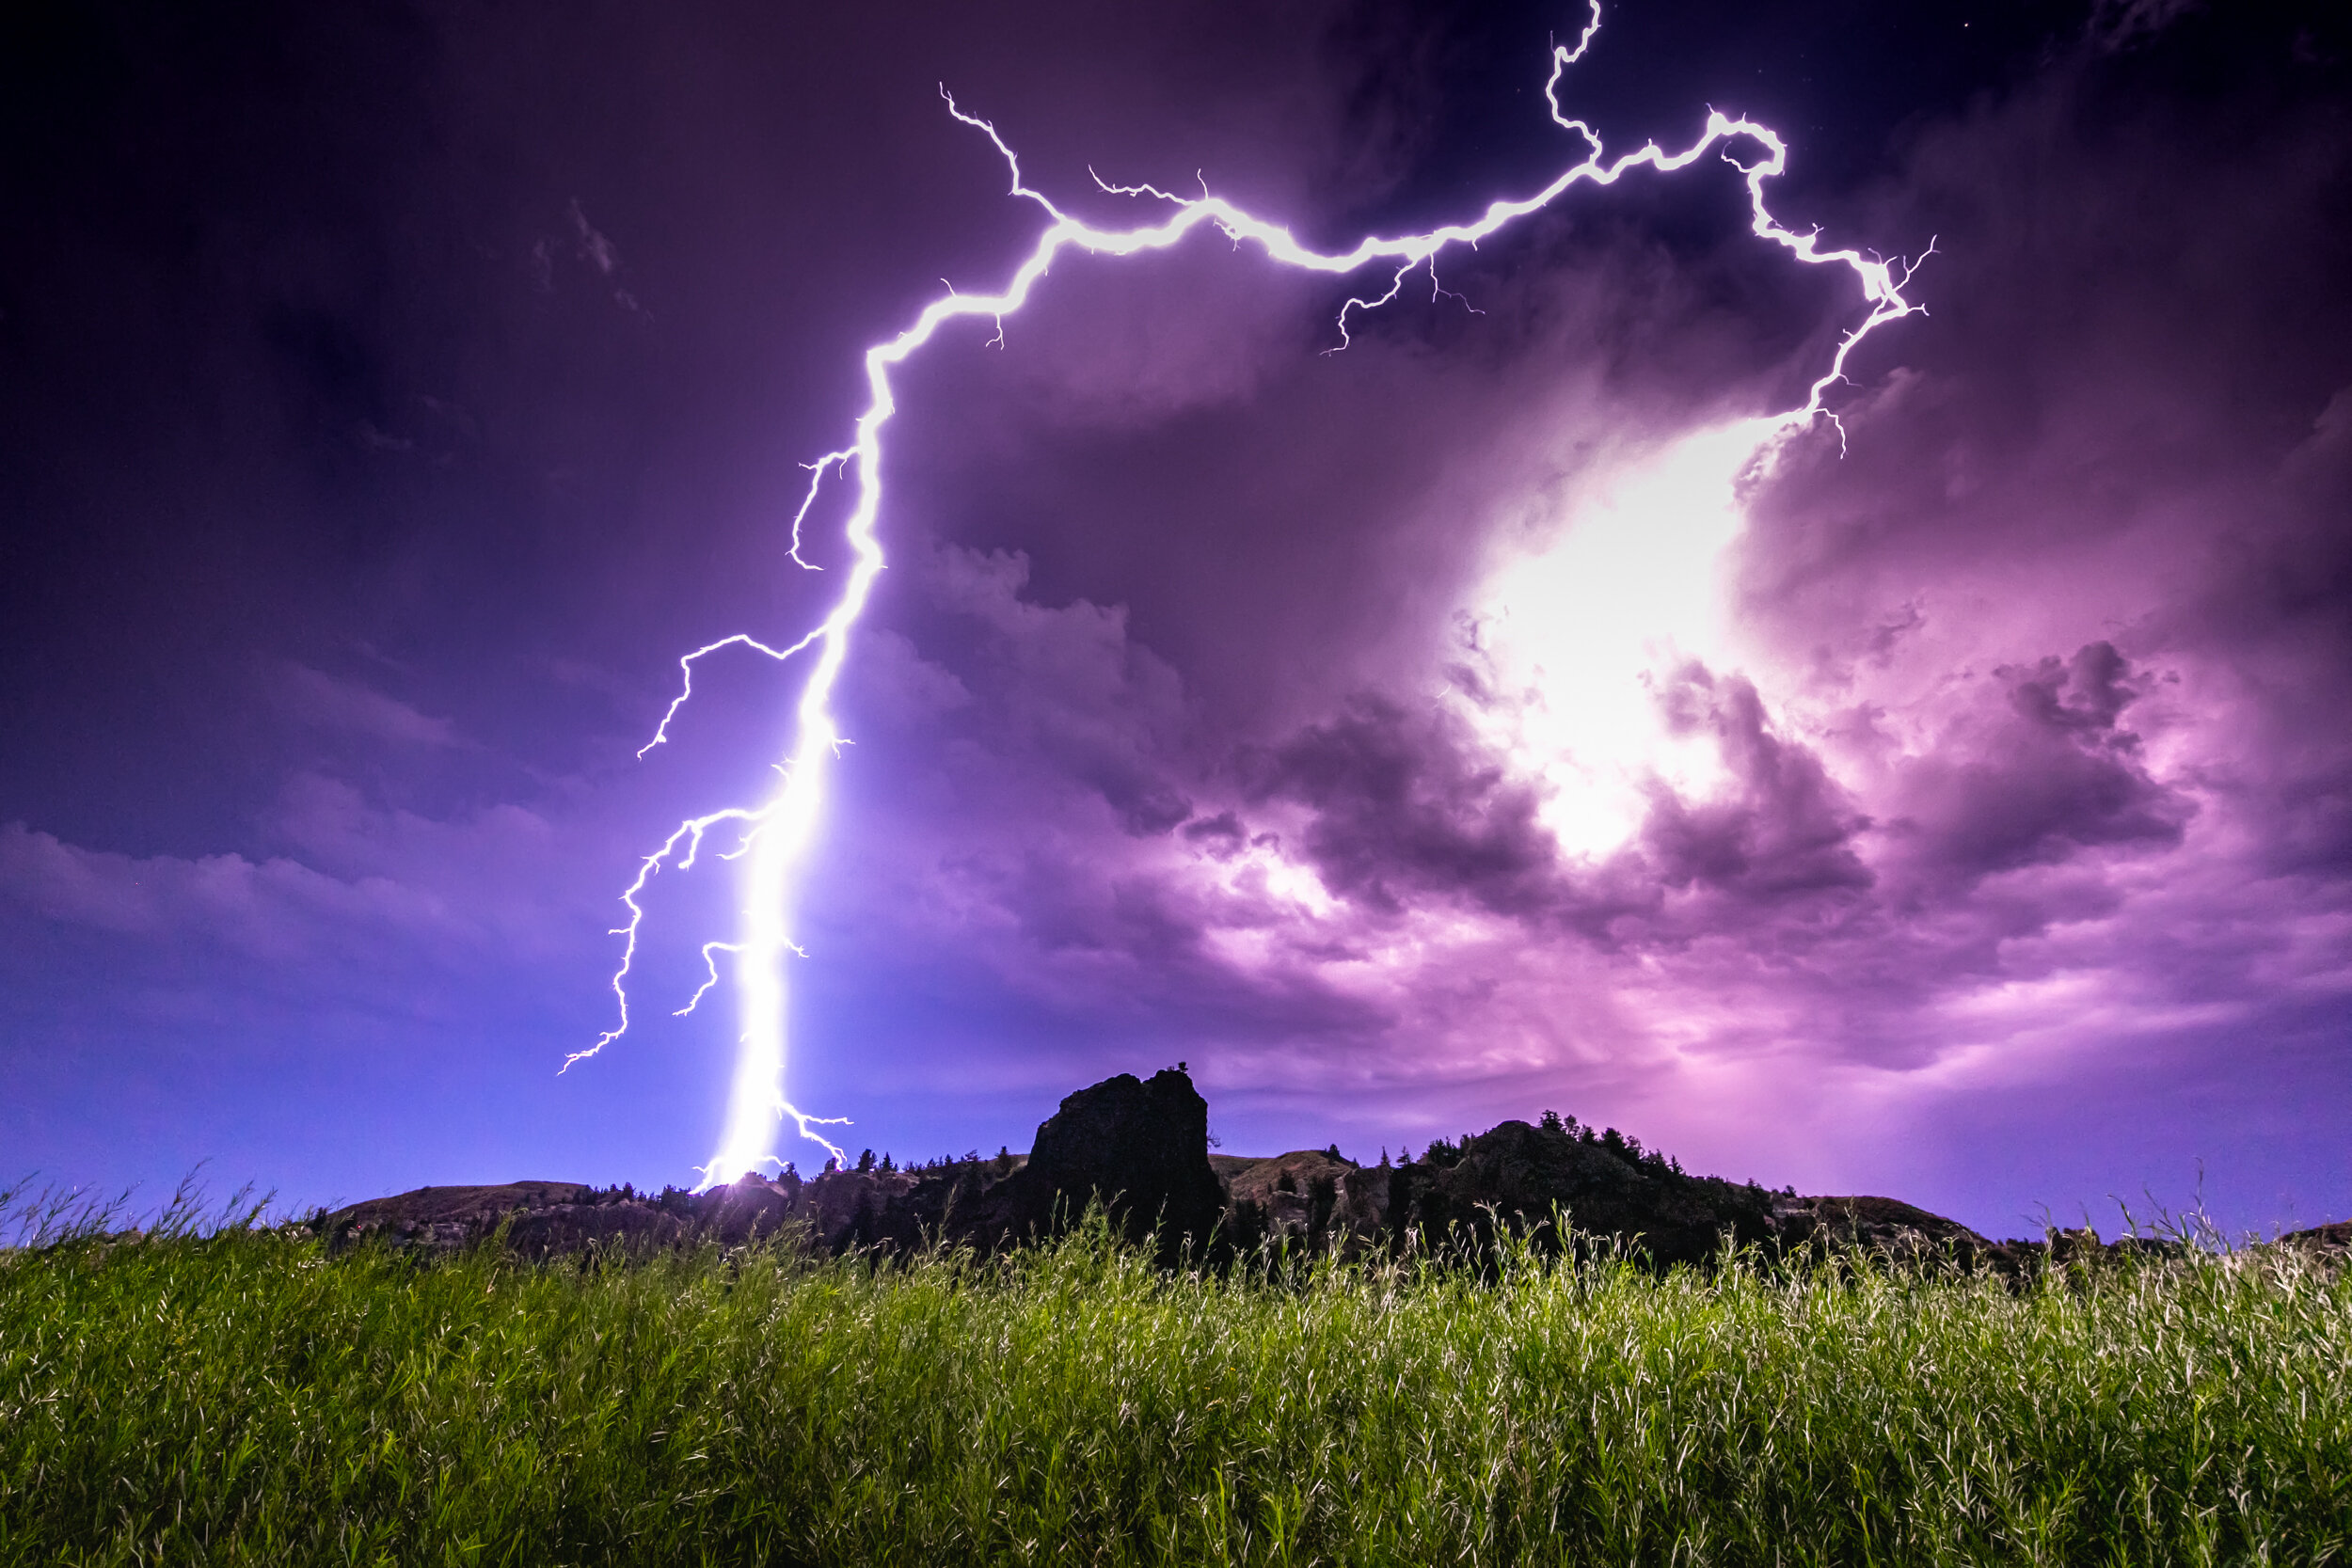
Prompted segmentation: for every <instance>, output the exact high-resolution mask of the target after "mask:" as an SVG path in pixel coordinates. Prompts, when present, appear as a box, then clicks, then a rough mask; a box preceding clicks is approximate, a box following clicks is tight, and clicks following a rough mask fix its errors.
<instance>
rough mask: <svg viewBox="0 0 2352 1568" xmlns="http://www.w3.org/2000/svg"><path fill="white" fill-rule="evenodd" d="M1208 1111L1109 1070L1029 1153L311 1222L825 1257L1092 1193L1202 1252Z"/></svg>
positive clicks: (343, 1237)
mask: <svg viewBox="0 0 2352 1568" xmlns="http://www.w3.org/2000/svg"><path fill="white" fill-rule="evenodd" d="M1208 1134H1209V1107H1208V1102H1207V1101H1204V1100H1202V1099H1201V1098H1200V1092H1199V1091H1198V1090H1196V1089H1195V1088H1194V1087H1193V1085H1192V1080H1191V1078H1189V1077H1188V1076H1186V1075H1185V1074H1184V1072H1183V1071H1182V1070H1181V1069H1168V1070H1166V1071H1163V1072H1159V1073H1155V1074H1153V1075H1152V1078H1151V1079H1150V1080H1149V1081H1145V1080H1140V1079H1137V1078H1136V1077H1134V1076H1133V1075H1131V1074H1126V1073H1121V1074H1120V1075H1119V1076H1118V1077H1116V1078H1111V1079H1106V1080H1104V1082H1103V1083H1100V1084H1097V1085H1093V1086H1092V1087H1091V1088H1086V1089H1081V1090H1079V1091H1078V1092H1077V1093H1076V1094H1073V1095H1072V1096H1070V1097H1069V1098H1068V1099H1067V1100H1064V1101H1062V1102H1061V1109H1060V1110H1059V1111H1057V1112H1056V1113H1055V1115H1054V1116H1052V1117H1049V1118H1048V1119H1047V1120H1046V1121H1045V1122H1044V1124H1043V1125H1041V1126H1040V1127H1039V1128H1038V1130H1037V1139H1036V1144H1035V1147H1034V1148H1033V1149H1032V1151H1031V1152H1030V1153H1029V1154H1028V1155H1027V1156H1025V1157H1024V1156H1018V1155H1012V1154H1005V1155H1001V1156H999V1157H998V1158H996V1159H993V1160H983V1159H979V1158H977V1156H975V1157H973V1158H970V1159H966V1160H959V1161H945V1162H941V1163H938V1164H933V1165H930V1166H928V1167H925V1168H922V1169H917V1170H881V1169H874V1168H863V1169H859V1170H846V1171H845V1170H835V1169H832V1168H830V1167H828V1168H827V1169H826V1170H825V1171H824V1172H823V1173H822V1174H820V1175H818V1176H816V1177H813V1178H809V1179H806V1180H803V1179H802V1178H801V1177H800V1176H798V1175H796V1174H794V1173H793V1172H791V1171H790V1170H789V1169H787V1171H786V1173H785V1174H784V1175H783V1176H781V1177H777V1178H769V1177H765V1176H759V1175H756V1174H754V1175H746V1176H744V1177H743V1178H742V1179H741V1180H738V1181H735V1182H733V1183H731V1184H730V1185H727V1186H723V1187H714V1188H712V1189H710V1190H708V1191H707V1192H701V1193H687V1192H681V1191H679V1190H677V1189H676V1188H670V1189H667V1190H665V1191H663V1192H661V1193H660V1194H639V1193H637V1192H635V1191H634V1190H633V1189H629V1188H626V1187H623V1188H608V1189H601V1190H600V1189H595V1188H590V1187H584V1186H580V1185H576V1184H573V1183H568V1182H556V1181H516V1182H509V1183H507V1184H505V1185H502V1186H495V1187H422V1188H419V1189H418V1190H417V1191H415V1192H412V1193H405V1194H402V1195H401V1196H397V1197H384V1198H373V1199H371V1200H369V1201H368V1202H365V1203H356V1204H353V1205H351V1206H350V1207H348V1208H345V1209H342V1210H338V1211H336V1212H334V1213H331V1214H326V1215H322V1216H320V1218H319V1219H318V1221H317V1222H316V1223H317V1225H318V1227H320V1228H321V1229H322V1230H323V1231H325V1232H326V1235H327V1236H328V1238H329V1240H330V1242H331V1243H333V1244H334V1245H337V1246H339V1247H340V1246H348V1245H352V1244H356V1243H359V1242H361V1241H364V1240H366V1239H367V1238H369V1237H382V1238H384V1239H385V1240H388V1241H390V1242H393V1243H398V1244H401V1245H408V1246H420V1247H425V1248H430V1249H434V1250H439V1251H447V1250H452V1249H454V1248H456V1247H460V1246H466V1245H470V1244H473V1243H478V1242H481V1241H483V1240H485V1239H487V1238H488V1237H490V1236H492V1235H493V1234H496V1233H498V1231H499V1229H500V1227H501V1226H503V1227H505V1237H506V1243H507V1244H508V1245H509V1246H511V1247H513V1248H515V1249H516V1250H517V1251H520V1252H523V1253H526V1254H529V1255H532V1256H543V1255H546V1254H548V1253H552V1252H563V1251H572V1250H578V1249H580V1248H582V1247H585V1246H589V1245H592V1244H598V1243H604V1244H616V1243H617V1244H621V1245H624V1246H670V1245H675V1244H679V1243H687V1242H698V1241H715V1242H718V1243H722V1244H723V1245H740V1244H742V1243H747V1242H753V1241H756V1240H759V1239H761V1238H763V1237H774V1236H778V1235H782V1234H784V1233H786V1232H787V1231H792V1232H795V1233H797V1234H798V1235H800V1236H801V1237H802V1238H803V1241H804V1243H805V1244H808V1245H811V1246H814V1247H818V1248H821V1249H823V1250H825V1251H828V1252H843V1251H847V1250H849V1249H850V1248H852V1247H884V1248H892V1249H898V1250H906V1249H912V1248H914V1247H918V1246H921V1245H924V1244H927V1243H931V1242H935V1241H946V1242H951V1243H968V1244H971V1245H973V1246H976V1247H978V1248H979V1249H981V1250H983V1251H989V1250H993V1249H994V1248H997V1247H1000V1246H1005V1245H1009V1244H1012V1243H1020V1242H1025V1241H1031V1240H1035V1239H1039V1238H1041V1237H1045V1236H1048V1235H1051V1234H1054V1233H1055V1232H1057V1231H1058V1230H1060V1229H1062V1228H1065V1227H1068V1226H1069V1225H1071V1224H1073V1223H1074V1222H1075V1221H1076V1220H1078V1219H1079V1218H1080V1217H1081V1216H1082V1215H1084V1213H1085V1212H1086V1211H1087V1208H1088V1206H1089V1204H1090V1203H1096V1202H1099V1203H1100V1204H1101V1205H1102V1206H1103V1208H1104V1210H1105V1211H1106V1212H1107V1213H1108V1215H1109V1217H1110V1219H1111V1223H1112V1224H1113V1226H1114V1227H1116V1228H1117V1229H1118V1230H1119V1231H1120V1234H1122V1235H1124V1236H1126V1237H1127V1238H1129V1239H1130V1240H1134V1241H1138V1242H1140V1241H1144V1240H1146V1239H1149V1238H1152V1237H1154V1236H1156V1237H1157V1238H1159V1244H1160V1245H1161V1247H1162V1250H1163V1254H1164V1256H1165V1257H1167V1258H1168V1259H1174V1258H1175V1257H1176V1256H1177V1255H1178V1254H1179V1253H1181V1252H1182V1250H1183V1249H1184V1247H1186V1246H1187V1245H1190V1246H1191V1247H1193V1248H1194V1249H1196V1250H1199V1249H1203V1248H1205V1247H1206V1246H1207V1245H1208V1244H1209V1243H1210V1240H1211V1237H1212V1234H1213V1233H1214V1232H1216V1230H1217V1229H1218V1227H1219V1224H1220V1222H1221V1221H1222V1219H1223V1216H1224V1207H1225V1198H1224V1193H1223V1190H1222V1189H1221V1188H1220V1187H1219V1185H1218V1183H1217V1179H1216V1172H1215V1171H1213V1170H1212V1169H1211V1168H1210V1165H1209V1160H1208Z"/></svg>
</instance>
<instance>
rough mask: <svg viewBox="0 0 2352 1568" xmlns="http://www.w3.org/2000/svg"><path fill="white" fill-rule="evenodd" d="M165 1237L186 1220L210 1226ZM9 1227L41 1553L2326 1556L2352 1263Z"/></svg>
mask: <svg viewBox="0 0 2352 1568" xmlns="http://www.w3.org/2000/svg"><path fill="white" fill-rule="evenodd" d="M165 1229H166V1230H167V1232H168V1227H165ZM47 1240H48V1244H46V1245H44V1246H40V1247H31V1248H24V1249H20V1250H17V1251H14V1252H11V1253H8V1254H5V1255H0V1562H5V1563H42V1564H50V1563H67V1564H82V1563H88V1564H97V1563H134V1562H141V1563H174V1564H179V1563H190V1564H209V1563H231V1562H237V1563H242V1562H254V1563H262V1562H266V1563H310V1562H322V1563H323V1562H336V1563H362V1562H368V1563H373V1562H417V1563H482V1564H491V1563H541V1562H567V1563H571V1562H577V1563H589V1562H597V1563H604V1562H610V1563H632V1564H638V1563H644V1564H659V1563H728V1564H738V1563H757V1562H792V1563H801V1564H809V1565H815V1564H836V1563H837V1564H933V1563H1047V1562H1051V1563H1145V1562H1150V1563H1182V1564H1196V1563H1201V1564H1222V1563H1308V1562H1331V1563H1363V1564H1375V1563H1382V1564H1386V1563H1393V1564H1400V1565H1402V1564H1411V1565H1414V1568H1424V1565H1431V1564H1442V1563H1503V1562H1524V1563H1552V1562H1559V1563H1660V1564H1665V1563H1839V1564H1846V1563H1874V1562H1905V1563H1911V1562H1918V1563H1944V1562H1950V1563H1985V1562H2001V1563H2008V1562H2018V1563H2070V1564H2072V1563H2088V1562H2100V1563H2106V1562H2116V1563H2125V1562H2146V1563H2176V1562H2177V1563H2205V1562H2225V1561H2226V1562H2271V1561H2275V1562H2322V1561H2329V1560H2337V1559H2341V1558H2343V1557H2344V1555H2345V1552H2346V1543H2347V1541H2352V1285H2348V1284H2347V1281H2346V1279H2345V1276H2344V1274H2343V1273H2342V1272H2340V1271H2335V1270H2332V1269H2330V1268H2329V1267H2328V1266H2327V1265H2325V1264H2323V1263H2321V1262H2318V1261H2316V1260H2314V1259H2311V1258H2309V1257H2307V1256H2305V1255H2301V1254H2297V1253H2295V1252H2292V1251H2289V1250H2284V1249H2280V1248H2263V1249H2250V1250H2247V1251H2242V1252H2237V1253H2233V1254H2227V1255H2202V1254H2201V1255H2193V1256H2190V1257H2187V1258H2185V1259H2142V1260H2137V1261H2127V1262H2125V1263H2122V1264H2120V1265H2116V1266H2111V1267H2103V1268H2099V1269H2084V1268H2074V1269H2072V1270H2058V1271H2054V1272H2053V1273H2051V1274H2050V1275H2047V1276H2045V1277H2044V1278H2042V1280H2040V1281H2039V1282H2038V1283H2035V1284H2033V1285H2031V1286H2029V1287H2028V1288H2026V1289H2025V1290H2023V1291H2012V1290H2011V1289H2010V1288H2008V1287H2006V1286H2004V1285H2002V1284H2000V1283H1998V1282H1995V1281H1991V1280H1984V1279H1965V1278H1960V1277H1957V1276H1953V1275H1937V1274H1936V1273H1935V1272H1934V1271H1932V1270H1919V1269H1913V1270H1903V1269H1889V1268H1882V1267H1867V1266H1849V1267H1832V1268H1816V1269H1813V1270H1811V1271H1797V1270H1793V1269H1779V1268H1772V1267H1766V1266H1763V1265H1760V1264H1753V1263H1751V1264H1748V1265H1743V1266H1737V1267H1727V1268H1723V1269H1719V1270H1716V1271H1713V1272H1710V1273H1708V1274H1704V1275H1702V1274H1694V1273H1690V1272H1677V1273H1676V1274H1673V1275H1668V1276H1666V1277H1663V1278H1660V1277H1656V1276H1654V1275H1650V1274H1647V1273H1645V1272H1643V1271H1641V1270H1639V1269H1637V1268H1635V1267H1632V1266H1630V1265H1629V1264H1625V1263H1622V1262H1617V1261H1611V1260H1607V1259H1603V1260H1600V1261H1592V1260H1587V1261H1585V1262H1582V1263H1576V1262H1547V1261H1545V1260H1543V1259H1538V1258H1536V1257H1534V1256H1532V1255H1530V1254H1527V1253H1525V1252H1518V1253H1512V1254H1508V1255H1505V1256H1504V1257H1502V1258H1501V1259H1498V1261H1497V1266H1496V1268H1495V1269H1494V1270H1493V1271H1492V1277H1490V1278H1488V1279H1486V1280H1483V1281H1482V1280H1481V1279H1480V1278H1478V1277H1475V1276H1474V1275H1470V1274H1467V1273H1464V1272H1462V1271H1458V1270H1444V1269H1438V1268H1435V1267H1422V1266H1417V1265H1413V1264H1410V1263H1407V1264H1403V1265H1378V1266H1375V1265H1365V1264H1345V1263H1340V1262H1335V1261H1331V1260H1322V1261H1316V1262H1311V1263H1299V1264H1296V1265H1282V1266H1278V1267H1275V1268H1272V1269H1270V1270H1267V1271H1262V1272H1261V1273H1259V1274H1257V1275H1247V1274H1236V1275H1231V1276H1225V1277H1219V1276H1215V1275H1166V1274H1162V1273H1160V1272H1158V1271H1156V1270H1154V1269H1153V1268H1152V1265H1151V1263H1150V1261H1149V1260H1148V1259H1146V1258H1143V1257H1140V1256H1138V1255H1137V1254H1136V1253H1135V1252H1134V1251H1132V1250H1127V1249H1123V1248H1121V1247H1120V1246H1119V1245H1117V1244H1115V1243H1113V1242H1112V1241H1111V1240H1110V1239H1109V1238H1108V1237H1107V1236H1106V1235H1105V1234H1104V1232H1103V1230H1102V1229H1101V1227H1099V1226H1098V1227H1095V1228H1093V1229H1092V1230H1090V1231H1089V1232H1086V1233H1083V1234H1080V1235H1077V1236H1074V1237H1073V1238H1071V1239H1070V1240H1068V1241H1065V1242H1064V1243H1061V1244H1059V1245H1057V1246H1056V1247H1053V1248H1050V1249H1045V1250H1041V1251H1038V1252H1034V1253H1030V1254H1026V1255H1023V1256H1019V1257H1015V1258H1011V1259H1003V1260H999V1261H996V1262H993V1263H979V1262H976V1261H974V1260H973V1259H970V1258H968V1257H961V1256H956V1255H952V1254H950V1255H942V1256H934V1257H930V1258H925V1259H917V1260H915V1261H913V1262H911V1263H905V1264H898V1265H887V1266H875V1265H874V1264H873V1263H872V1261H871V1260H870V1259H864V1260H862V1259H846V1260H832V1261H827V1260H815V1259H806V1258H803V1257H801V1256H798V1255H796V1254H793V1253H791V1252H789V1251H786V1250H778V1249H773V1248H766V1249H759V1250H754V1251H749V1252H742V1253H737V1254H731V1255H730V1254H722V1253H720V1252H718V1251H715V1250H707V1251H704V1252H700V1253H694V1254H688V1255H670V1256H665V1257H653V1258H647V1259H637V1260H623V1259H615V1258H605V1259H592V1260H589V1261H588V1262H586V1263H584V1264H583V1263H580V1262H577V1261H575V1262H569V1263H563V1264H551V1265H545V1266H534V1265H528V1264H523V1263H518V1262H516V1261H514V1260H512V1259H507V1258H505V1257H503V1256H501V1255H500V1254H499V1253H498V1252H496V1251H494V1250H490V1249H486V1248H485V1249H484V1250H480V1251H477V1252H474V1253H471V1254H468V1255H465V1256H462V1257H459V1258H456V1259H453V1260H444V1261H438V1262H426V1261H420V1260H416V1259H407V1258H404V1257H401V1256H398V1255H395V1254H392V1253H389V1252H387V1251H383V1250H373V1251H361V1252H358V1253H356V1254H353V1255H351V1256H348V1257H344V1258H340V1259H329V1258H328V1257H326V1256H325V1255H324V1253H323V1252H322V1250H321V1248H320V1246H319V1244H318V1243H316V1242H315V1241H314V1240H312V1239H310V1237H309V1236H307V1235H306V1234H303V1233H300V1232H298V1231H295V1230H292V1229H288V1230H272V1229H268V1228H264V1227H259V1226H254V1225H230V1226H227V1227H221V1228H219V1229H217V1230H215V1232H213V1233H211V1234H202V1233H198V1232H197V1231H196V1230H195V1229H193V1228H192V1227H185V1226H183V1227H181V1228H180V1229H179V1230H178V1232H177V1233H165V1234H160V1235H159V1234H152V1233H151V1234H150V1235H149V1236H147V1237H146V1238H143V1239H133V1240H125V1239H120V1238H107V1237H105V1236H103V1235H101V1234H98V1233H96V1232H95V1231H94V1230H92V1229H90V1228H87V1227H86V1228H85V1229H83V1230H82V1231H80V1232H79V1233H60V1234H53V1235H52V1236H51V1237H49V1238H48V1239H47Z"/></svg>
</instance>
